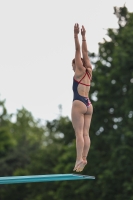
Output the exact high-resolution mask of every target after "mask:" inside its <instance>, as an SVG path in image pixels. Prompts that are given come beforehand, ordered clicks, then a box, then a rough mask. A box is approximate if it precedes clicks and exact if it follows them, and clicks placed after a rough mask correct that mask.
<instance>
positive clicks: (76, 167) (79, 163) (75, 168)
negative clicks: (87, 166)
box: [73, 159, 83, 171]
mask: <svg viewBox="0 0 133 200" xmlns="http://www.w3.org/2000/svg"><path fill="white" fill-rule="evenodd" d="M82 162H83V160H82V159H81V160H77V161H76V163H75V167H74V169H73V171H77V169H78V167H79V166H80V165H81V163H82Z"/></svg>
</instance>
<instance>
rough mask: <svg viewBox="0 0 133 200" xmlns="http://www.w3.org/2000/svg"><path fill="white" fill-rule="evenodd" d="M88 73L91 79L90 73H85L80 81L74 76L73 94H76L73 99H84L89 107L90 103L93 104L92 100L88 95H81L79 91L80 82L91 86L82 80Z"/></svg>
mask: <svg viewBox="0 0 133 200" xmlns="http://www.w3.org/2000/svg"><path fill="white" fill-rule="evenodd" d="M86 75H88V77H89V79H90V75H89V74H88V73H87V71H86V73H85V75H84V76H83V77H82V78H81V80H80V81H77V80H75V79H74V78H73V94H74V97H73V101H74V100H79V101H82V102H83V103H84V104H85V105H86V106H87V107H89V105H90V104H91V102H90V100H89V98H88V97H83V96H81V95H79V93H78V84H82V85H86V86H90V85H87V84H85V83H81V81H82V80H83V78H84V77H85V76H86Z"/></svg>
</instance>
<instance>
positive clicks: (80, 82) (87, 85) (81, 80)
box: [74, 70, 91, 86]
mask: <svg viewBox="0 0 133 200" xmlns="http://www.w3.org/2000/svg"><path fill="white" fill-rule="evenodd" d="M86 74H87V75H88V78H89V79H90V77H91V75H90V74H89V73H88V72H87V70H86V73H85V75H84V76H83V77H82V78H81V79H80V81H77V80H76V79H75V78H74V80H75V81H76V82H78V83H79V84H82V85H85V86H90V85H87V84H85V83H81V81H82V80H83V78H84V77H85V76H86Z"/></svg>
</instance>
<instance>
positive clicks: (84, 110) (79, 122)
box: [71, 24, 93, 172]
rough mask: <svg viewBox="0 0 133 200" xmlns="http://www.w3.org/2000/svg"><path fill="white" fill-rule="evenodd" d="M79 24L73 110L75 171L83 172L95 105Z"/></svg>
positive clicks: (84, 38) (73, 63) (85, 48)
mask: <svg viewBox="0 0 133 200" xmlns="http://www.w3.org/2000/svg"><path fill="white" fill-rule="evenodd" d="M79 31H80V28H79V24H75V25H74V40H75V59H73V60H72V67H73V71H74V77H73V94H74V97H73V103H72V110H71V118H72V125H73V128H74V131H75V135H76V152H77V155H76V163H75V167H74V169H73V170H74V171H76V172H81V171H82V170H83V169H84V167H85V165H86V164H87V155H88V152H89V148H90V137H89V129H90V123H91V118H92V113H93V106H92V104H91V102H90V100H89V98H88V96H89V91H90V83H91V78H92V67H91V63H90V60H89V57H88V50H87V43H86V37H85V33H86V31H85V28H84V26H82V28H81V35H82V58H81V52H80V44H79V39H78V34H79Z"/></svg>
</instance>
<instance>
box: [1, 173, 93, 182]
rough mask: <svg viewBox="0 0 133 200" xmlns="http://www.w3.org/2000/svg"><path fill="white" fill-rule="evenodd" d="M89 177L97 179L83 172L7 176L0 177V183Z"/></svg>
mask: <svg viewBox="0 0 133 200" xmlns="http://www.w3.org/2000/svg"><path fill="white" fill-rule="evenodd" d="M87 179H95V177H94V176H87V175H81V174H52V175H32V176H7V177H0V184H15V183H31V182H32V183H34V182H49V181H67V180H87Z"/></svg>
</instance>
